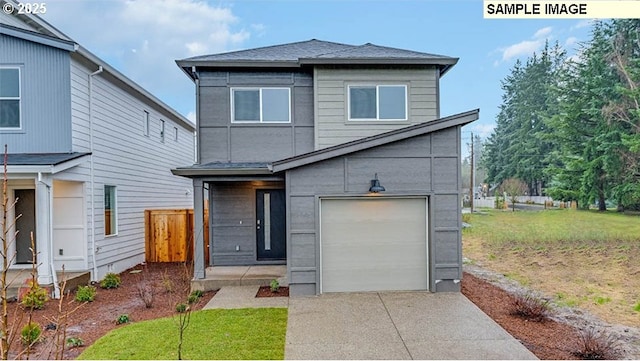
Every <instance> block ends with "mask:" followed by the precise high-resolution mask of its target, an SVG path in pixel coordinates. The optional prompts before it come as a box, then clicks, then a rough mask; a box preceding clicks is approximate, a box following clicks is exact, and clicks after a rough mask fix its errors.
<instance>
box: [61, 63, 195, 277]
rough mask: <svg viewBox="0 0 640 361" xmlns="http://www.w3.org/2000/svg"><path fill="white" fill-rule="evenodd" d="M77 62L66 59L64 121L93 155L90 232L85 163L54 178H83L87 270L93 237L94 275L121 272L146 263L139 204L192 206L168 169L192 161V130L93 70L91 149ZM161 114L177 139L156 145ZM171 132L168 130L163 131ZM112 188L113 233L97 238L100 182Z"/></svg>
mask: <svg viewBox="0 0 640 361" xmlns="http://www.w3.org/2000/svg"><path fill="white" fill-rule="evenodd" d="M93 71H95V68H87V67H85V66H84V64H83V63H82V62H80V61H77V60H75V59H74V58H72V60H71V94H72V96H71V119H72V122H73V123H72V127H73V128H72V129H73V132H72V137H73V138H72V140H73V150H74V151H77V152H92V156H93V159H94V170H95V171H94V180H95V188H94V190H93V194H94V198H95V199H94V202H95V210H94V214H95V222H94V223H95V234H94V237H95V238H92V235H91V232H92V227H91V194H92V192H91V176H90V174H91V173H90V162H89V161H87V162H86V163H83V164H82V165H80V166H77V167H74V168H72V169H69V170H67V171H65V172H63V173H60V174H58V175H56V178H58V179H66V180H73V181H82V182H85V187H86V200H87V212H86V214H87V215H88V217H87V232H88V241H87V243H88V244H87V246H88V249H89V253H88V259H87V263H88V267H89V269H91V268H92V267H93V263H94V260H93V254H92V252H91V249H92V248H93V247H94V245H93V244H92V243H91V241H92V239H95V243H96V244H95V250H96V252H95V256H96V258H95V261H96V264H97V267H98V275H95V276H94V277H95V278H97V279H100V278H102V277H103V276H104V274H106V273H107V272H110V271H114V272H120V271H123V270H125V269H127V268H130V267H133V266H135V265H136V264H139V263H141V262H144V260H145V258H144V257H145V256H144V254H145V245H144V232H145V228H144V211H145V209H174V208H175V209H186V208H192V207H193V195H192V194H189V193H190V190H191V189H192V187H193V182H192V181H191V180H190V179H188V178H184V177H178V176H174V175H173V174H171V171H170V170H171V169H173V168H176V167H179V166H185V165H190V164H193V160H194V155H193V154H194V142H195V139H194V137H193V129H191V128H187V127H185V126H184V125H183V124H182V123H181V122H179V121H178V120H177V119H175V118H174V117H172V116H171V115H170V114H168V113H166V112H162V111H160V110H158V107H156V106H155V105H154V104H153V103H151V102H148V101H142V100H140V98H138V97H137V96H134V95H133V94H131V93H129V92H128V91H127V90H126V89H123V88H121V87H119V86H117V85H116V84H114V83H112V82H110V81H109V80H107V79H105V77H103V75H101V74H99V75H96V76H94V77H93V89H92V91H91V93H92V96H91V98H92V104H91V113H92V114H93V148H91V142H90V136H89V135H90V133H91V131H90V124H89V113H90V111H89V88H88V79H89V74H90V73H92V72H93ZM144 110H146V111H148V112H149V118H150V135H151V136H148V137H147V136H144V135H143V134H142V132H141V126H140V122H141V117H142V114H143V111H144ZM160 119H162V120H164V121H165V122H166V125H167V127H174V126H175V127H177V128H178V131H179V133H180V134H179V141H178V142H177V143H176V142H167V143H166V144H167V146H162V147H159V146H158V131H159V130H158V127H159V122H160ZM169 129H170V128H169ZM105 184H107V185H117V197H118V199H117V201H118V209H117V210H118V235H117V236H109V237H106V238H105V236H104V234H105V231H104V227H105V224H104V220H105V215H104V207H103V204H102V202H103V200H102V197H103V185H105Z"/></svg>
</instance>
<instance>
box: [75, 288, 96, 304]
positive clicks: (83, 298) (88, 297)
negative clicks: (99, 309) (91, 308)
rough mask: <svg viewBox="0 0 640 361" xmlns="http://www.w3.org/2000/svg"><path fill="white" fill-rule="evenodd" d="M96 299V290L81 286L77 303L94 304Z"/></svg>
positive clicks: (77, 292)
mask: <svg viewBox="0 0 640 361" xmlns="http://www.w3.org/2000/svg"><path fill="white" fill-rule="evenodd" d="M95 299H96V288H95V287H93V286H91V285H88V286H79V287H78V290H77V291H76V301H79V302H93V300H95Z"/></svg>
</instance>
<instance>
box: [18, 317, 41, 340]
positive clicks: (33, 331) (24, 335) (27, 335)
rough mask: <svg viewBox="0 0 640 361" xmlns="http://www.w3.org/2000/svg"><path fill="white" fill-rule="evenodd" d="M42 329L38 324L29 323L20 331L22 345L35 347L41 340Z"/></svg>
mask: <svg viewBox="0 0 640 361" xmlns="http://www.w3.org/2000/svg"><path fill="white" fill-rule="evenodd" d="M41 334H42V328H40V325H39V324H38V323H36V322H29V323H27V324H26V325H24V327H23V328H22V330H21V331H20V336H21V340H22V343H23V344H24V345H33V344H34V343H36V342H37V341H38V340H39V339H40V335H41Z"/></svg>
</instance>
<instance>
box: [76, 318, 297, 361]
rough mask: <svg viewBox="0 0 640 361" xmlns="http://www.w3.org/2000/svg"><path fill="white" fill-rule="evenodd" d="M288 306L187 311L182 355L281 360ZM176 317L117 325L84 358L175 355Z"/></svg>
mask: <svg viewBox="0 0 640 361" xmlns="http://www.w3.org/2000/svg"><path fill="white" fill-rule="evenodd" d="M286 329H287V309H286V308H245V309H234V310H222V309H215V310H204V311H196V312H193V313H192V315H191V323H190V324H189V327H188V328H187V329H186V331H185V336H184V343H183V349H182V357H183V358H184V359H193V360H231V359H235V360H240V359H244V360H256V359H263V360H282V359H284V342H285V334H286ZM177 345H178V324H177V318H172V317H169V318H160V319H156V320H150V321H144V322H138V323H133V324H130V325H127V326H124V327H121V328H118V329H115V330H113V331H111V332H109V333H108V334H106V335H105V336H104V337H102V338H100V339H99V340H97V341H96V342H95V343H94V344H93V345H91V346H90V347H88V348H87V349H86V350H85V351H84V352H83V353H82V354H81V355H80V356H79V357H78V359H84V360H88V359H91V360H105V359H115V360H125V359H128V360H171V359H173V360H175V359H177V357H178V350H177Z"/></svg>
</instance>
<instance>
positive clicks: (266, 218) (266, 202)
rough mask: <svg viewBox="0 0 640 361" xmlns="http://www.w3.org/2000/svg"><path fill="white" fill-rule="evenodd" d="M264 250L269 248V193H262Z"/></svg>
mask: <svg viewBox="0 0 640 361" xmlns="http://www.w3.org/2000/svg"><path fill="white" fill-rule="evenodd" d="M263 226H264V250H265V251H270V250H271V194H269V193H265V194H264V225H263Z"/></svg>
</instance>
